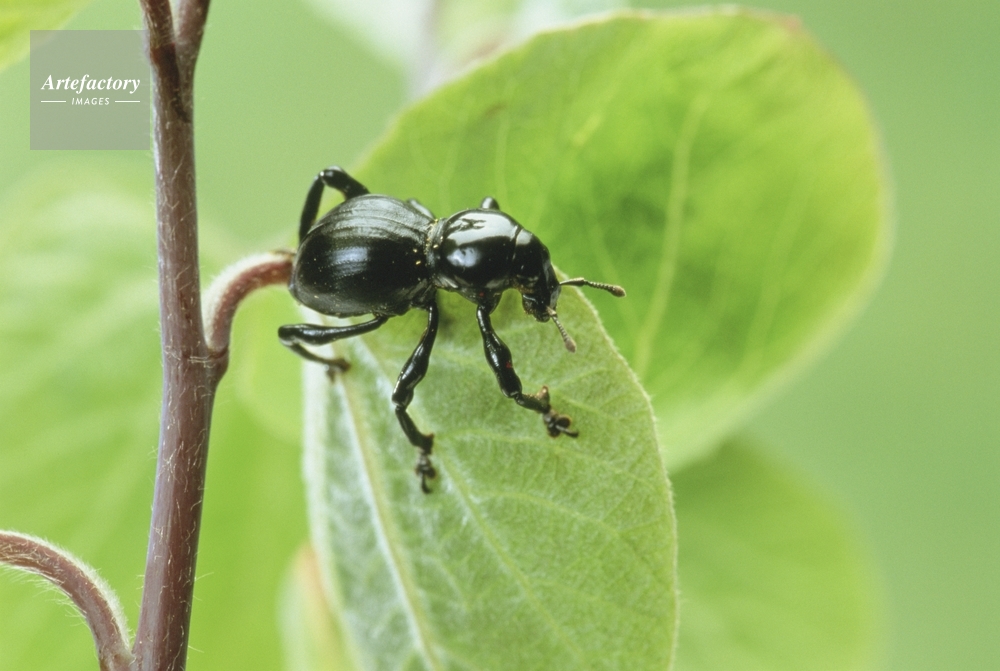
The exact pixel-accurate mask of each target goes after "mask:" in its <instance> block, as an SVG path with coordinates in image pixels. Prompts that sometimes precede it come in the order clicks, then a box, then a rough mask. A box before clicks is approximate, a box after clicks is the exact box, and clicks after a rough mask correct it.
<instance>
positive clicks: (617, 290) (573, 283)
mask: <svg viewBox="0 0 1000 671" xmlns="http://www.w3.org/2000/svg"><path fill="white" fill-rule="evenodd" d="M559 284H561V285H562V286H564V287H594V288H595V289H603V290H604V291H607V292H608V293H609V294H611V295H613V296H617V297H618V298H622V297H624V296H625V290H624V289H622V288H621V287H620V286H618V285H617V284H605V283H604V282H591V281H590V280H585V279H583V278H582V277H574V278H573V279H571V280H563V281H562V282H560V283H559Z"/></svg>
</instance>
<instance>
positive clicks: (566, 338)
mask: <svg viewBox="0 0 1000 671" xmlns="http://www.w3.org/2000/svg"><path fill="white" fill-rule="evenodd" d="M548 311H549V316H550V317H552V321H553V322H554V323H555V325H556V328H557V329H559V334H560V335H561V336H562V339H563V344H564V345H566V349H568V350H569V351H570V352H575V351H576V342H574V341H573V339H572V338H571V337H570V335H569V334H568V333H566V329H564V328H563V325H562V324H561V323H560V322H559V317H558V316H557V315H556V311H555V310H553V309H552V308H548Z"/></svg>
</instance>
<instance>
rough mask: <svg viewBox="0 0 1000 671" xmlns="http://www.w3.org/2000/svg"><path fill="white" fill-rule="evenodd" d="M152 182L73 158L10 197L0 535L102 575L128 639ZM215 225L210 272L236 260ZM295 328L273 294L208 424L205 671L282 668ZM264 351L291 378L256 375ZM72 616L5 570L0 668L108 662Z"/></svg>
mask: <svg viewBox="0 0 1000 671" xmlns="http://www.w3.org/2000/svg"><path fill="white" fill-rule="evenodd" d="M149 177H150V173H146V172H142V173H141V174H139V175H136V176H133V175H132V174H130V173H128V172H125V171H123V170H119V171H117V172H113V173H112V172H107V173H106V172H104V171H102V169H101V168H100V167H98V166H95V164H94V163H93V162H92V160H91V161H88V162H85V163H80V162H70V163H64V164H55V165H53V166H52V167H49V168H46V169H44V170H42V171H40V172H37V173H35V174H33V175H31V176H29V177H27V178H25V179H23V180H22V181H21V182H20V183H17V184H14V185H13V186H12V187H11V188H10V189H9V190H8V191H7V192H5V193H4V194H2V195H0V221H2V222H3V225H2V226H0V343H2V345H3V346H2V347H0V525H2V526H3V527H6V528H12V529H16V530H18V531H23V532H26V533H31V534H36V535H39V536H43V537H45V538H46V539H48V540H51V541H54V542H57V543H59V544H60V545H62V546H65V547H67V548H68V549H70V550H71V551H72V552H73V553H74V554H76V555H78V556H80V557H81V558H82V559H84V560H85V561H86V562H87V563H88V564H90V565H92V566H94V567H95V568H96V569H97V570H98V571H99V572H100V573H101V575H102V576H103V577H104V578H105V579H107V581H108V583H110V584H111V586H112V587H113V588H114V590H115V591H116V592H117V593H118V594H119V595H121V600H122V602H123V604H124V606H125V610H126V616H127V618H128V621H129V622H130V624H131V626H132V627H133V628H134V627H135V624H136V621H137V610H138V603H139V601H140V597H141V587H142V578H141V576H142V574H143V571H144V567H145V554H146V541H147V539H148V536H149V513H150V502H151V501H152V484H153V478H154V471H155V464H156V443H157V434H158V424H159V409H160V397H161V385H162V382H161V374H160V345H159V337H158V328H157V313H158V309H157V287H156V260H155V259H156V243H155V239H154V237H155V216H154V213H153V205H152V199H151V197H150V193H151V191H150V185H149ZM203 221H204V220H203ZM205 225H206V226H207V228H208V230H207V231H206V233H207V234H205V235H203V236H202V238H203V240H208V241H210V243H211V241H213V240H218V243H212V244H209V245H208V246H209V250H208V254H207V255H208V257H209V263H210V264H211V259H212V256H213V254H212V248H213V247H215V246H216V245H218V246H221V247H224V248H225V255H226V256H227V257H228V258H231V257H232V255H233V254H238V251H239V248H238V245H235V244H233V243H232V241H229V240H224V239H220V238H219V237H218V236H217V235H215V234H213V233H212V231H211V226H210V222H208V223H207V224H205ZM294 318H295V309H294V307H293V305H292V301H291V300H289V297H288V294H287V292H285V291H281V290H275V291H271V292H262V293H261V294H259V295H255V296H254V297H252V298H251V300H250V301H248V304H247V306H246V307H245V309H243V310H241V312H240V315H239V316H238V317H237V319H236V324H235V334H234V343H233V362H232V365H231V368H230V373H229V375H228V376H227V377H226V379H225V380H224V381H223V384H222V386H221V387H220V390H219V394H218V398H217V403H216V412H215V416H214V418H213V422H212V443H211V449H210V450H209V465H208V486H207V491H206V500H205V509H204V518H203V524H202V541H201V544H200V549H199V558H198V583H197V586H196V590H195V598H196V605H195V608H194V616H193V624H192V633H191V644H192V648H193V649H192V653H191V655H190V661H189V664H188V668H189V669H191V670H192V671H197V670H198V669H211V670H212V671H219V670H221V669H246V668H253V667H257V666H260V667H262V668H265V667H266V668H272V669H273V668H279V666H280V663H281V648H280V642H279V637H278V631H277V627H276V626H275V597H276V594H277V590H278V586H279V585H280V584H281V582H282V580H283V578H284V572H285V569H286V566H287V562H288V558H289V557H290V556H291V554H292V553H293V552H294V551H295V549H296V548H297V547H298V546H299V545H300V544H301V542H302V540H303V539H304V538H305V536H306V533H307V529H306V523H305V514H304V513H305V509H304V503H303V501H304V498H305V497H304V494H303V486H302V482H301V475H300V471H301V465H300V464H301V459H300V455H301V452H300V448H299V443H300V439H299V433H300V432H299V430H298V428H297V425H298V424H299V422H300V421H301V405H300V402H299V390H300V388H301V382H300V380H299V377H298V367H297V366H296V361H295V358H294V357H293V356H291V355H290V354H288V353H287V352H285V351H284V348H282V347H281V345H280V344H279V343H278V340H277V337H276V333H275V329H276V327H277V325H278V324H281V323H284V322H286V321H289V320H291V319H294ZM265 341H266V342H267V343H268V344H269V345H270V359H269V360H268V362H270V360H274V361H276V363H280V364H282V365H283V370H278V366H277V365H275V366H274V367H273V368H274V370H272V368H271V367H264V366H263V365H261V364H256V365H253V366H248V365H247V364H248V363H249V359H250V357H252V356H253V357H255V358H256V354H255V352H257V351H258V350H259V349H262V348H264V347H265V346H266V345H265ZM249 385H254V386H255V388H256V390H255V394H256V396H255V401H254V403H253V404H251V403H249V402H246V401H245V397H246V395H247V392H246V390H245V388H246V387H248V386H249ZM267 405H269V406H270V407H271V412H270V413H269V414H264V413H261V412H260V411H259V408H261V407H263V406H267ZM279 412H287V413H288V415H289V417H288V419H287V420H285V423H284V424H283V423H282V421H280V416H279V414H278V413H279ZM288 425H291V426H292V427H294V428H293V429H291V430H289V428H288ZM289 434H291V435H289ZM69 612H72V610H71V609H69V608H67V607H66V606H65V605H64V604H63V603H61V600H59V599H54V598H52V597H51V596H50V595H49V594H47V593H40V590H39V588H38V586H37V584H36V583H34V582H33V581H32V582H26V581H24V580H23V579H18V578H17V577H16V575H15V574H12V573H10V572H7V571H3V572H0V671H22V670H23V669H33V670H36V671H46V670H49V669H51V670H53V671H54V670H58V671H70V670H76V669H80V670H81V671H83V670H86V671H91V670H92V669H95V668H97V664H96V659H95V656H94V652H93V649H94V646H93V642H92V640H91V637H90V633H89V631H88V630H87V628H86V626H83V624H82V621H80V620H79V619H73V618H72V617H67V613H69ZM248 632H252V634H248Z"/></svg>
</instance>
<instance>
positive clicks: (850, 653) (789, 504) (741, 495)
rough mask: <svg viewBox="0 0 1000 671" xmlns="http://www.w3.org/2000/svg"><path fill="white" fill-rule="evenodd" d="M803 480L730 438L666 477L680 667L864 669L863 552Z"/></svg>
mask: <svg viewBox="0 0 1000 671" xmlns="http://www.w3.org/2000/svg"><path fill="white" fill-rule="evenodd" d="M800 480H801V478H799V477H796V476H795V475H793V474H790V473H788V472H785V471H784V470H783V469H781V468H779V467H777V466H775V465H774V464H772V463H770V462H769V461H768V460H766V459H764V458H763V457H762V456H760V455H759V454H758V453H757V452H756V451H755V450H753V449H751V448H749V447H747V446H745V445H742V444H739V443H731V444H728V445H725V446H723V448H722V449H721V450H719V451H717V452H716V453H715V454H713V455H711V456H710V457H709V458H708V459H707V460H704V461H699V462H697V463H694V464H692V465H690V466H688V467H687V468H684V469H682V470H681V471H680V472H678V473H675V474H674V476H673V483H674V489H675V492H676V501H677V525H678V533H679V536H680V539H681V543H680V546H679V553H678V554H679V569H678V574H679V577H680V586H681V609H682V610H681V628H680V636H679V638H678V646H677V663H676V664H675V667H674V668H675V669H676V670H677V671H731V670H732V669H739V670H740V671H758V670H759V671H782V670H784V669H787V670H788V671H799V670H800V669H813V670H815V671H845V670H848V669H850V670H857V669H868V668H872V666H873V663H874V661H875V660H874V653H875V639H876V634H877V621H878V617H877V613H876V600H875V597H874V596H873V594H874V591H875V590H873V583H874V581H873V578H872V575H871V568H870V566H869V564H868V560H867V557H866V555H865V553H864V552H863V551H862V550H861V548H860V547H859V545H858V543H857V541H856V540H855V538H854V535H853V534H852V533H851V531H849V530H848V528H847V524H846V523H845V521H844V519H843V516H842V515H841V514H839V513H838V512H837V511H835V510H834V509H833V508H832V507H831V506H829V505H828V504H827V503H826V502H825V501H824V500H822V498H821V497H819V496H818V495H817V494H816V493H815V492H814V491H813V490H812V489H811V488H809V487H807V486H806V485H804V484H802V483H801V482H800Z"/></svg>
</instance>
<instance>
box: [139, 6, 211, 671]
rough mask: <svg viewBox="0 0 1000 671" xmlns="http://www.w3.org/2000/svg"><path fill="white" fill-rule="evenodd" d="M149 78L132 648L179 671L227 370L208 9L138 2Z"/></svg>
mask: <svg viewBox="0 0 1000 671" xmlns="http://www.w3.org/2000/svg"><path fill="white" fill-rule="evenodd" d="M140 4H141V6H142V9H143V13H144V15H145V20H146V27H147V30H148V39H149V43H148V49H149V60H150V64H151V65H152V70H153V112H154V130H153V143H154V160H155V163H156V165H155V171H156V210H157V239H158V255H159V283H160V338H161V343H162V348H163V406H162V409H161V417H160V444H159V453H158V458H157V467H156V485H155V492H154V497H153V514H152V520H151V523H150V534H149V548H148V551H147V555H146V572H145V578H144V584H143V593H142V606H141V610H140V613H139V626H138V629H137V631H136V640H135V647H134V650H133V652H134V654H135V666H134V668H136V669H138V670H140V671H183V669H184V667H185V664H186V659H187V645H188V636H189V631H190V622H191V607H192V599H193V593H194V577H195V561H196V558H197V553H198V535H199V530H200V526H201V507H202V500H203V496H204V490H205V466H206V461H207V453H208V434H209V427H210V422H211V414H212V403H213V400H214V396H215V389H216V387H217V386H218V382H219V378H220V377H221V375H222V370H223V368H224V366H223V365H222V364H221V362H220V361H219V360H218V359H217V358H213V357H211V356H210V355H209V350H208V346H207V344H206V343H205V337H204V331H203V325H202V318H201V297H200V280H199V276H198V222H197V208H196V199H195V170H194V129H193V109H192V104H193V79H194V65H195V61H196V60H197V54H198V49H199V46H200V44H201V35H202V32H203V30H204V21H205V16H206V14H207V12H208V1H207V0H181V2H180V3H179V11H178V13H179V16H180V17H181V21H180V23H179V28H180V30H179V32H178V33H176V34H175V32H174V26H173V17H172V14H171V9H170V4H169V2H168V0H140Z"/></svg>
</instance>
